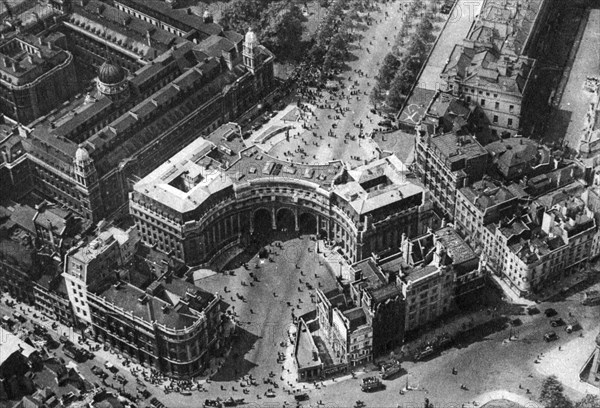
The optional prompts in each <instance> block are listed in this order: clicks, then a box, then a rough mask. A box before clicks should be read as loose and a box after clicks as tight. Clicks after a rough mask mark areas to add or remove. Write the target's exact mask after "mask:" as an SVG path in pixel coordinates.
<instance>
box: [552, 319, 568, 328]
mask: <svg viewBox="0 0 600 408" xmlns="http://www.w3.org/2000/svg"><path fill="white" fill-rule="evenodd" d="M564 325H565V321H564V320H563V319H561V318H560V317H559V318H558V319H553V320H551V321H550V326H552V327H558V326H564Z"/></svg>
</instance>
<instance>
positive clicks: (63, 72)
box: [0, 32, 78, 124]
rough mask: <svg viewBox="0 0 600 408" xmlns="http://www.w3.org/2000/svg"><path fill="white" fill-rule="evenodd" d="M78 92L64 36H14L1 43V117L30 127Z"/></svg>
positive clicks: (53, 33) (73, 67) (56, 33)
mask: <svg viewBox="0 0 600 408" xmlns="http://www.w3.org/2000/svg"><path fill="white" fill-rule="evenodd" d="M77 89H78V84H77V71H76V69H75V60H74V57H73V54H72V53H71V52H70V51H69V50H68V47H67V41H66V37H65V35H64V34H62V33H60V32H52V33H46V34H42V35H31V34H14V35H9V36H7V37H6V38H5V36H4V35H3V39H2V40H0V113H3V114H4V115H6V116H8V117H10V118H12V119H14V120H16V121H18V122H20V123H22V124H28V123H30V122H33V121H34V120H35V119H37V118H39V117H40V116H42V115H44V114H46V113H48V112H50V111H51V110H52V109H54V108H55V107H56V106H57V105H58V104H60V103H61V102H63V101H64V100H66V99H68V98H69V97H71V96H73V95H74V94H75V93H76V92H77Z"/></svg>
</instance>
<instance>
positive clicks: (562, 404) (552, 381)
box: [540, 375, 573, 408]
mask: <svg viewBox="0 0 600 408" xmlns="http://www.w3.org/2000/svg"><path fill="white" fill-rule="evenodd" d="M540 401H541V402H542V404H544V406H545V407H546V408H572V407H573V403H572V402H571V401H570V400H569V399H568V398H567V397H566V396H565V395H564V388H563V386H562V384H561V383H560V381H558V379H557V378H556V376H554V375H551V376H550V377H546V379H545V380H544V382H543V383H542V391H541V392H540Z"/></svg>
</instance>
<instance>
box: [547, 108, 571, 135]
mask: <svg viewBox="0 0 600 408" xmlns="http://www.w3.org/2000/svg"><path fill="white" fill-rule="evenodd" d="M572 116H573V112H571V111H568V110H563V109H552V111H551V114H550V123H549V124H548V126H547V132H546V137H545V139H546V141H549V142H561V141H562V139H563V138H564V136H565V135H566V134H567V129H568V128H569V123H570V122H571V117H572Z"/></svg>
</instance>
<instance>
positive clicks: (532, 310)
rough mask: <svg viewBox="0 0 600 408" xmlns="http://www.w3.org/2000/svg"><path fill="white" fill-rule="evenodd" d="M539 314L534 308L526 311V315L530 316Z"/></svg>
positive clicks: (538, 310)
mask: <svg viewBox="0 0 600 408" xmlns="http://www.w3.org/2000/svg"><path fill="white" fill-rule="evenodd" d="M539 313H540V309H538V308H537V307H535V306H531V307H530V308H528V309H527V314H528V315H530V316H533V315H536V314H539Z"/></svg>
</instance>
